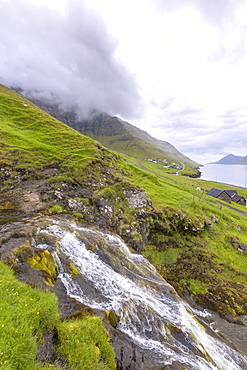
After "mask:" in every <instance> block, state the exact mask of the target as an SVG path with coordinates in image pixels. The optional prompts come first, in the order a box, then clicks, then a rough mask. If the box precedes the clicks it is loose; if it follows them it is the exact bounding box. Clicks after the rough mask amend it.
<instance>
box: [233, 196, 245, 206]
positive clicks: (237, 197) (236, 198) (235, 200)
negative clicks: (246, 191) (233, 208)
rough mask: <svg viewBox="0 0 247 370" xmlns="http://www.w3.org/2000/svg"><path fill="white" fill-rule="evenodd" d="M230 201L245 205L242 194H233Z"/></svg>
mask: <svg viewBox="0 0 247 370" xmlns="http://www.w3.org/2000/svg"><path fill="white" fill-rule="evenodd" d="M232 201H233V202H236V203H238V204H241V205H242V206H246V198H245V197H243V196H242V195H238V194H235V195H234V196H233V197H232Z"/></svg>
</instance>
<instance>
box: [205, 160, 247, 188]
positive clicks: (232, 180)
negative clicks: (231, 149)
mask: <svg viewBox="0 0 247 370" xmlns="http://www.w3.org/2000/svg"><path fill="white" fill-rule="evenodd" d="M199 170H200V171H201V177H200V178H201V179H202V180H211V181H216V182H219V183H224V184H229V185H234V186H239V187H243V188H246V187H247V165H244V164H231V165H230V164H205V165H204V166H202V167H200V168H199Z"/></svg>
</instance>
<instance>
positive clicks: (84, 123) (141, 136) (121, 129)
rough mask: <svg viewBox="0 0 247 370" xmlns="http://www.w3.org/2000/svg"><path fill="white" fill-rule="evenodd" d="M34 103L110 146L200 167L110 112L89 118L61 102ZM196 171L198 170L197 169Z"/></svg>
mask: <svg viewBox="0 0 247 370" xmlns="http://www.w3.org/2000/svg"><path fill="white" fill-rule="evenodd" d="M32 101H33V103H34V104H36V105H37V106H39V107H40V108H41V109H43V110H44V111H46V112H47V113H49V114H50V115H52V116H53V117H55V118H56V119H58V120H59V121H61V122H64V123H65V124H67V125H68V126H70V127H72V128H74V129H76V130H77V131H78V132H80V133H82V134H83V135H86V136H89V137H91V138H92V139H94V140H97V141H99V142H100V143H101V144H102V145H104V146H105V147H106V148H108V149H111V150H114V151H117V152H119V153H122V154H126V155H129V156H131V157H135V158H139V159H144V158H152V159H156V158H160V159H166V160H167V161H168V162H176V163H181V162H183V163H184V164H185V165H186V166H188V167H192V168H197V167H198V166H199V164H198V163H196V162H194V161H192V160H191V159H190V158H188V157H186V156H184V155H183V154H182V153H180V152H179V151H178V150H177V149H176V148H175V147H174V146H173V145H171V144H170V143H168V142H166V141H161V140H157V139H155V138H153V137H152V136H150V135H149V134H148V133H147V132H145V131H143V130H140V129H139V128H137V127H135V126H133V125H131V124H129V123H128V122H125V121H123V120H121V119H120V118H118V117H112V116H109V115H108V114H106V113H95V112H94V113H93V114H92V115H91V116H90V117H89V118H87V119H77V115H76V113H75V112H74V111H70V112H66V111H65V112H64V111H62V110H61V109H59V107H58V105H56V104H54V103H51V102H50V101H47V100H38V99H32ZM194 172H196V171H194Z"/></svg>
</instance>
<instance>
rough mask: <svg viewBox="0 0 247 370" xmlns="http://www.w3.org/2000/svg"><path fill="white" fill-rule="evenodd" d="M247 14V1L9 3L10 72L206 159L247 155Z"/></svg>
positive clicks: (5, 45) (5, 22)
mask: <svg viewBox="0 0 247 370" xmlns="http://www.w3.org/2000/svg"><path fill="white" fill-rule="evenodd" d="M56 3H57V4H56ZM37 4H40V5H39V7H38V5H37ZM41 4H43V5H42V6H41ZM47 4H48V5H49V10H48V9H47V8H46V7H45V5H46V6H47ZM57 6H58V7H59V12H58V11H57V10H55V9H57ZM246 14H247V5H246V3H245V1H244V0H217V1H208V0H167V1H163V0H155V1H153V0H135V1H132V0H104V1H102V0H84V1H76V0H72V1H71V0H70V1H69V0H67V1H66V0H63V1H58V0H57V1H56V0H49V1H48V0H37V1H36V0H32V1H31V0H29V1H27V0H26V1H25V0H19V1H17V0H12V1H11V2H3V1H2V2H1V1H0V20H1V29H0V34H1V41H0V52H1V56H2V57H1V61H0V76H2V78H3V77H5V78H7V79H8V81H9V82H11V83H12V84H13V83H15V84H19V85H20V86H24V85H25V86H26V87H28V88H36V89H43V90H47V86H49V90H50V92H52V93H57V94H60V95H62V96H64V97H65V98H66V101H67V102H68V101H69V100H70V99H71V100H72V101H73V103H75V104H77V105H78V106H80V107H81V110H82V111H85V110H87V109H88V108H90V107H91V106H92V105H95V104H96V108H98V109H102V110H105V111H106V112H108V113H110V114H111V113H112V114H119V115H120V116H121V117H122V118H124V119H128V120H129V121H130V123H132V124H134V125H136V126H138V127H140V128H142V129H144V130H146V131H148V132H149V133H150V134H151V135H153V136H155V137H157V138H158V139H162V140H165V141H169V142H170V143H171V144H173V145H175V146H176V147H177V148H178V149H179V150H180V151H182V152H183V153H184V154H186V155H189V156H191V158H192V159H194V160H197V161H199V162H207V161H211V160H214V159H219V155H221V154H223V155H225V154H228V153H229V152H232V153H234V154H236V155H246V154H247V148H246V134H245V130H244V127H245V124H246V120H247V103H246V96H247V74H246V65H247V47H246V43H247V40H246V36H245V31H246V25H247V20H246V19H247V18H246ZM130 71H131V72H130ZM14 72H15V73H14ZM137 83H138V86H137ZM72 92H74V94H72ZM139 94H141V100H140V96H139ZM141 101H142V103H143V104H144V106H145V108H144V107H143V106H142V105H141ZM141 110H142V114H143V116H142V117H141V118H140V111H141ZM138 115H139V118H138ZM218 154H219V155H218ZM216 156H217V158H215V157H216Z"/></svg>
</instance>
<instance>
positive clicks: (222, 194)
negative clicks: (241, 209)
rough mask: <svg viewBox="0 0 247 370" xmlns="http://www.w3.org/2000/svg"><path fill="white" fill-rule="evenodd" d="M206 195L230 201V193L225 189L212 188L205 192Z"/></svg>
mask: <svg viewBox="0 0 247 370" xmlns="http://www.w3.org/2000/svg"><path fill="white" fill-rule="evenodd" d="M207 195H210V196H211V197H214V198H218V199H221V200H224V202H228V203H231V200H232V198H231V195H230V194H228V193H227V192H226V190H221V189H217V188H212V189H211V190H209V191H208V192H207Z"/></svg>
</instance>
